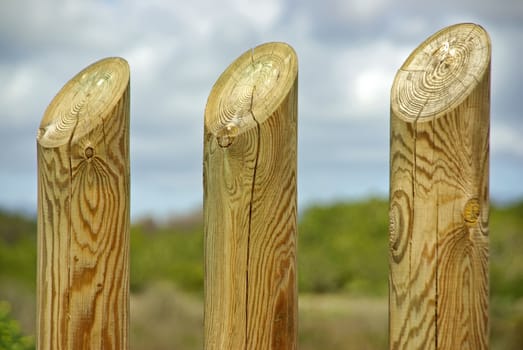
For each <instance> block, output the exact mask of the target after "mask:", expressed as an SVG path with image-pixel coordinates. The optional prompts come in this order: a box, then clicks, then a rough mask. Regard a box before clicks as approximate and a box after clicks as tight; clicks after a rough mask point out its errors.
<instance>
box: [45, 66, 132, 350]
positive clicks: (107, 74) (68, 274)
mask: <svg viewBox="0 0 523 350" xmlns="http://www.w3.org/2000/svg"><path fill="white" fill-rule="evenodd" d="M129 97H130V95H129V67H128V65H127V62H125V61H124V60H123V59H120V58H107V59H104V60H101V61H98V62H96V63H94V64H92V65H91V66H89V67H87V68H85V69H84V70H83V71H81V72H80V73H78V74H77V75H76V76H75V77H74V78H73V79H71V80H70V81H69V82H68V83H67V84H66V85H65V86H64V87H63V88H62V89H61V90H60V92H59V93H58V94H57V96H56V97H55V98H54V99H53V101H52V102H51V104H50V105H49V107H48V108H47V110H46V112H45V114H44V117H43V119H42V122H41V124H40V128H39V131H38V136H37V152H38V280H37V308H38V309H37V348H38V349H41V350H43V349H50V350H57V349H74V350H76V349H127V348H128V328H129V327H128V323H129V317H128V314H129Z"/></svg>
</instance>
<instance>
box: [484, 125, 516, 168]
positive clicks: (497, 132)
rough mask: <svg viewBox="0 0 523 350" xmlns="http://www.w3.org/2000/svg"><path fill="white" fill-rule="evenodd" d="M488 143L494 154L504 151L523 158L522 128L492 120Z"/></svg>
mask: <svg viewBox="0 0 523 350" xmlns="http://www.w3.org/2000/svg"><path fill="white" fill-rule="evenodd" d="M490 143H491V149H492V153H493V154H494V155H496V154H501V153H505V154H510V155H513V156H516V157H518V158H520V160H521V159H523V128H518V127H515V125H508V124H505V123H498V122H493V123H492V126H491V133H490Z"/></svg>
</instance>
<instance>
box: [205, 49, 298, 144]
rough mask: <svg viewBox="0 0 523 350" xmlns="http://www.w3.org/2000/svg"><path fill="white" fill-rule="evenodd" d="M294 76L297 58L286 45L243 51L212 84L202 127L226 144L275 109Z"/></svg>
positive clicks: (296, 69)
mask: <svg viewBox="0 0 523 350" xmlns="http://www.w3.org/2000/svg"><path fill="white" fill-rule="evenodd" d="M297 75H298V60H297V57H296V53H295V52H294V50H293V49H292V47H290V46H289V45H287V44H285V43H279V42H273V43H266V44H262V45H260V46H257V47H255V48H254V49H250V50H247V51H246V52H245V53H243V54H242V55H241V56H240V57H238V58H237V59H236V60H235V61H234V62H233V63H232V64H231V65H230V66H229V67H228V68H227V69H226V70H225V71H224V72H223V73H222V74H221V76H220V77H219V78H218V80H217V81H216V83H215V84H214V86H213V88H212V90H211V93H210V94H209V98H208V100H207V106H206V108H205V126H206V128H207V129H208V130H209V131H210V132H211V133H212V134H214V135H215V136H216V137H217V138H218V142H219V144H220V145H221V146H223V147H226V146H228V145H229V144H230V143H231V142H232V140H233V139H234V137H236V136H237V135H239V134H241V133H243V132H245V131H246V130H249V129H251V128H252V127H255V126H256V124H257V123H263V122H264V121H265V120H266V119H267V118H269V117H270V116H271V115H272V114H273V113H274V112H275V110H276V109H277V108H278V106H280V105H281V103H282V101H283V99H284V98H285V97H286V96H287V95H288V93H289V91H290V89H291V88H292V86H293V84H294V83H295V81H296V78H297Z"/></svg>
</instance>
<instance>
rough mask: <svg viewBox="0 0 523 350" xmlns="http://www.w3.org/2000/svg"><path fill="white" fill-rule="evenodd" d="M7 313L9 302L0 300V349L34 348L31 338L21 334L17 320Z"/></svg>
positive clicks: (19, 349) (18, 349) (27, 349)
mask: <svg viewBox="0 0 523 350" xmlns="http://www.w3.org/2000/svg"><path fill="white" fill-rule="evenodd" d="M9 313H10V305H9V303H7V302H5V301H0V349H6V350H30V349H34V348H35V346H34V340H33V338H31V337H27V336H23V335H22V333H21V331H20V326H19V325H18V322H16V321H15V320H13V319H12V318H11V316H10V314H9Z"/></svg>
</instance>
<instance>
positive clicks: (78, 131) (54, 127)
mask: <svg viewBox="0 0 523 350" xmlns="http://www.w3.org/2000/svg"><path fill="white" fill-rule="evenodd" d="M129 79H130V72H129V65H128V64H127V61H125V60H124V59H122V58H119V57H110V58H105V59H102V60H100V61H97V62H95V63H93V64H91V65H90V66H88V67H86V68H85V69H83V70H82V71H81V72H80V73H78V74H77V75H76V76H74V77H73V78H72V79H71V80H69V81H68V82H67V83H66V84H65V85H64V87H62V89H61V90H60V91H59V92H58V94H57V95H56V96H55V97H54V98H53V100H52V101H51V103H50V104H49V106H48V107H47V110H46V111H45V113H44V116H43V118H42V121H41V123H40V127H39V129H38V135H37V142H38V143H39V144H40V145H41V146H42V147H47V148H51V147H58V146H61V145H63V144H66V143H68V142H70V141H71V139H72V138H73V137H74V138H79V137H82V136H83V135H85V134H87V133H88V132H89V131H91V130H93V129H94V128H95V127H97V126H99V125H100V124H101V123H102V122H103V121H104V118H106V117H107V114H108V113H110V112H111V111H112V109H113V108H114V106H115V105H116V104H117V103H118V101H119V100H120V99H121V98H122V95H123V94H124V92H125V90H126V89H127V87H128V85H129ZM73 134H74V135H73Z"/></svg>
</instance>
